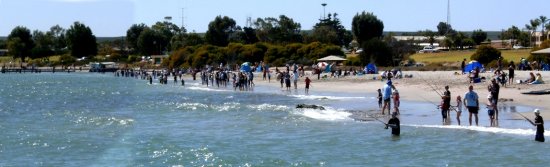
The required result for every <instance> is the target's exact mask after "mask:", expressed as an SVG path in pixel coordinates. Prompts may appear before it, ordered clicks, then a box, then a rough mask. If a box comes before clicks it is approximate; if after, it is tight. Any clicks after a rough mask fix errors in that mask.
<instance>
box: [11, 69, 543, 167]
mask: <svg viewBox="0 0 550 167" xmlns="http://www.w3.org/2000/svg"><path fill="white" fill-rule="evenodd" d="M273 84H274V87H270V86H257V87H256V88H255V89H254V91H248V92H241V91H233V90H232V89H230V88H209V87H205V86H202V85H200V84H198V83H197V82H194V81H187V82H186V86H185V87H182V86H180V85H174V84H172V83H171V82H169V84H168V85H159V84H156V83H155V84H153V85H148V84H146V81H143V80H137V79H133V78H118V77H114V76H112V75H110V74H45V73H43V74H2V75H0V132H1V135H0V166H548V164H550V158H548V152H547V151H548V150H550V146H549V144H547V143H539V142H534V141H533V138H534V132H535V131H534V128H533V127H532V126H530V125H529V124H528V123H527V122H526V121H523V120H517V119H513V117H512V115H513V114H514V112H528V111H530V110H532V108H529V107H523V106H510V105H508V104H506V103H503V104H502V108H501V117H500V120H499V127H487V126H488V121H487V116H486V114H485V111H481V112H480V113H481V114H480V126H479V127H476V126H464V125H463V126H458V125H456V121H454V113H453V114H452V117H453V122H452V125H442V123H441V122H440V121H441V118H440V114H439V112H438V111H436V108H435V106H434V105H433V104H431V103H425V102H422V101H421V100H419V101H415V102H412V101H403V102H402V107H401V113H402V114H401V116H400V119H401V123H402V129H401V136H400V137H392V136H391V135H390V131H389V130H385V129H384V128H383V124H381V123H379V122H377V121H357V118H358V117H361V116H362V115H364V114H363V113H365V112H375V110H376V109H377V104H376V101H375V100H374V97H373V96H374V94H343V93H321V92H316V91H315V90H314V89H313V90H311V92H310V95H304V94H303V92H302V90H300V91H291V92H286V91H281V90H279V89H278V88H277V87H276V86H277V84H278V83H273ZM300 103H305V104H317V105H322V106H326V107H327V110H312V109H306V110H302V109H295V105H296V104H300ZM524 115H527V116H531V115H532V114H530V113H525V114H524ZM382 119H384V120H386V119H387V118H382ZM461 119H462V123H463V124H467V119H468V118H467V116H466V114H465V113H463V116H462V117H461ZM547 119H550V118H547ZM546 136H548V133H546Z"/></svg>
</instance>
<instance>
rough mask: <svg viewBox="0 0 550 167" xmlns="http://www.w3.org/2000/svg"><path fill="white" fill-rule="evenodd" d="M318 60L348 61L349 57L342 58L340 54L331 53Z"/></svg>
mask: <svg viewBox="0 0 550 167" xmlns="http://www.w3.org/2000/svg"><path fill="white" fill-rule="evenodd" d="M317 60H318V61H346V60H347V59H344V58H341V57H340V56H335V55H330V56H327V57H323V58H320V59H317Z"/></svg>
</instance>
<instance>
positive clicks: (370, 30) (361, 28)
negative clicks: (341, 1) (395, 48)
mask: <svg viewBox="0 0 550 167" xmlns="http://www.w3.org/2000/svg"><path fill="white" fill-rule="evenodd" d="M351 29H352V32H353V35H354V36H355V39H356V40H357V42H359V44H360V45H362V43H363V42H366V41H369V40H371V39H375V38H376V39H378V38H380V37H381V36H382V32H383V31H384V23H382V21H380V20H379V19H378V18H377V17H376V16H375V15H374V14H373V13H367V12H365V11H363V13H361V14H359V13H357V14H356V15H355V16H354V17H353V21H352V23H351Z"/></svg>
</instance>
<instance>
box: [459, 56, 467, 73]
mask: <svg viewBox="0 0 550 167" xmlns="http://www.w3.org/2000/svg"><path fill="white" fill-rule="evenodd" d="M465 67H466V59H464V60H462V64H461V65H460V69H462V73H460V74H464V73H466V71H464V68H465Z"/></svg>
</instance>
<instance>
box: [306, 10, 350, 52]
mask: <svg viewBox="0 0 550 167" xmlns="http://www.w3.org/2000/svg"><path fill="white" fill-rule="evenodd" d="M318 29H319V30H318ZM325 34H326V35H327V36H328V35H330V37H324V35H325ZM334 35H335V36H336V37H333V36H334ZM311 38H313V39H316V41H319V42H323V43H331V44H334V45H338V46H346V47H347V46H348V45H349V43H350V42H351V40H352V39H353V36H352V35H351V32H349V31H347V30H346V28H345V27H344V26H343V25H342V23H341V22H340V19H338V13H334V14H330V13H329V14H328V15H327V17H326V18H325V19H319V23H317V24H315V26H313V34H312V36H311Z"/></svg>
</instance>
